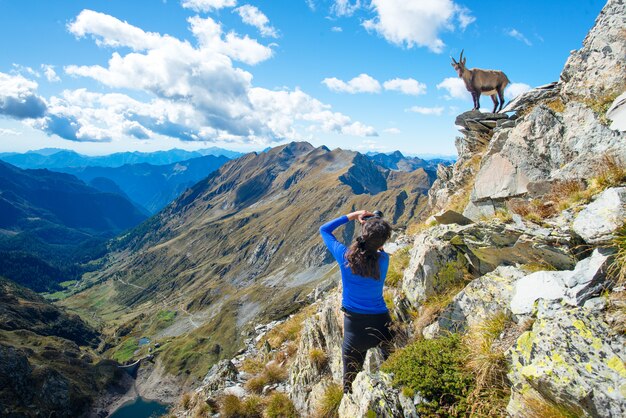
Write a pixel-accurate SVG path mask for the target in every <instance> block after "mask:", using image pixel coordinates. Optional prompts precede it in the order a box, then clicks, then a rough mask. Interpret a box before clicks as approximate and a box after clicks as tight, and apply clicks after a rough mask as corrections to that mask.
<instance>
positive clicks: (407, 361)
mask: <svg viewBox="0 0 626 418" xmlns="http://www.w3.org/2000/svg"><path fill="white" fill-rule="evenodd" d="M464 359H465V352H464V350H463V346H462V344H461V339H460V337H459V336H458V335H457V334H452V335H450V336H448V337H442V338H436V339H432V340H418V341H416V342H414V343H413V344H411V345H408V346H407V347H405V348H404V349H402V350H399V351H396V352H395V353H394V354H392V355H391V357H390V358H389V359H388V360H387V361H386V362H385V363H384V364H383V367H382V370H383V371H385V372H388V373H393V374H394V378H393V379H394V385H396V386H405V387H406V388H407V389H405V390H413V391H415V392H419V393H420V394H421V395H422V396H424V397H425V398H426V399H427V400H428V402H426V403H422V404H420V405H419V406H418V413H419V414H420V416H437V415H441V416H451V415H452V416H454V415H457V414H458V415H463V414H464V413H465V412H466V411H467V409H468V406H467V402H466V398H467V396H468V395H469V393H470V392H471V391H472V389H473V385H474V381H473V377H472V375H471V373H469V372H467V371H466V370H465V369H464V364H463V363H464Z"/></svg>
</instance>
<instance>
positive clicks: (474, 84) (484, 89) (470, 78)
mask: <svg viewBox="0 0 626 418" xmlns="http://www.w3.org/2000/svg"><path fill="white" fill-rule="evenodd" d="M450 58H452V57H450ZM465 60H466V58H463V51H461V56H460V57H459V62H456V61H455V60H454V58H452V66H453V67H454V70H455V71H456V72H457V74H458V75H459V77H461V78H462V79H463V82H465V88H467V91H469V92H470V93H471V94H472V99H473V100H474V108H473V109H472V110H478V108H480V95H481V94H484V95H485V96H491V100H493V113H496V111H498V112H499V111H500V110H502V106H503V105H504V88H505V87H506V86H507V85H508V84H509V83H510V81H509V78H508V77H507V76H506V74H504V73H503V72H502V71H497V70H481V69H479V68H472V69H471V70H468V69H467V68H465ZM496 93H497V94H496ZM498 97H499V98H500V109H498Z"/></svg>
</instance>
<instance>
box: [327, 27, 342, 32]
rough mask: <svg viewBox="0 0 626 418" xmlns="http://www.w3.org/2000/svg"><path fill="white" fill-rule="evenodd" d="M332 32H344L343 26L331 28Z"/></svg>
mask: <svg viewBox="0 0 626 418" xmlns="http://www.w3.org/2000/svg"><path fill="white" fill-rule="evenodd" d="M330 30H331V31H332V32H343V29H342V28H341V26H333V27H332V28H330Z"/></svg>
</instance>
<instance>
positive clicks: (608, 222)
mask: <svg viewBox="0 0 626 418" xmlns="http://www.w3.org/2000/svg"><path fill="white" fill-rule="evenodd" d="M624 223H626V187H616V188H611V189H607V190H605V191H604V192H602V193H601V194H600V195H599V196H598V197H597V198H596V200H594V201H593V202H591V203H590V204H589V205H588V206H587V207H586V208H585V209H583V210H582V211H581V212H580V213H579V214H578V216H576V219H575V220H574V225H573V227H574V231H576V233H577V234H578V235H580V236H581V237H582V238H583V239H584V240H585V241H586V242H587V243H589V244H601V243H606V242H608V241H610V240H611V238H612V237H613V235H612V234H613V233H614V232H615V231H616V230H617V229H618V228H621V226H622V225H624Z"/></svg>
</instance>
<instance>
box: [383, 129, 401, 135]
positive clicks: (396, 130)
mask: <svg viewBox="0 0 626 418" xmlns="http://www.w3.org/2000/svg"><path fill="white" fill-rule="evenodd" d="M383 132H384V133H386V134H390V135H399V134H401V133H402V131H401V130H400V129H398V128H387V129H385V130H384V131H383Z"/></svg>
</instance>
